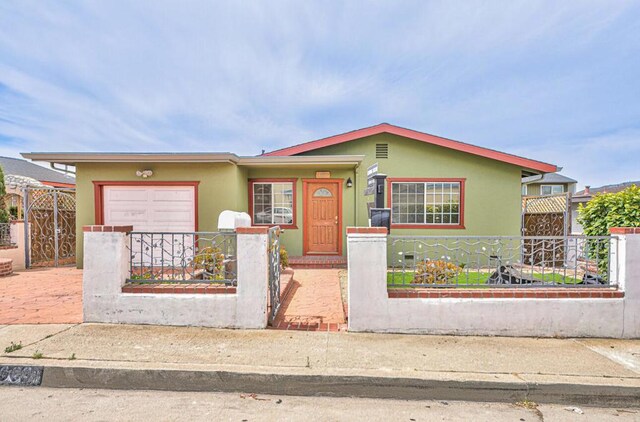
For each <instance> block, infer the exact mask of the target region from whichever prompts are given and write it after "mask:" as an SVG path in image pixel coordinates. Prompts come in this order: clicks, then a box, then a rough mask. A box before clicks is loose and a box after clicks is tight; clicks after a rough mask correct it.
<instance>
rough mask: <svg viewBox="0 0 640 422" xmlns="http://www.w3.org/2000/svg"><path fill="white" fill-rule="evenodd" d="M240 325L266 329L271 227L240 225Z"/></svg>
mask: <svg viewBox="0 0 640 422" xmlns="http://www.w3.org/2000/svg"><path fill="white" fill-rule="evenodd" d="M236 234H237V254H238V256H237V259H238V274H237V276H238V325H239V326H242V327H243V328H266V326H267V322H268V314H267V296H268V295H269V244H268V243H269V229H268V227H238V228H237V229H236Z"/></svg>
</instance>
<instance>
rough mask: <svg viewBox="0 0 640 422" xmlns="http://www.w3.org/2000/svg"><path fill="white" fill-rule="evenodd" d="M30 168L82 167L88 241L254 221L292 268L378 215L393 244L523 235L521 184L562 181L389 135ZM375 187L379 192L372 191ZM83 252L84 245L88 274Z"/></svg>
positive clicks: (367, 132) (500, 157)
mask: <svg viewBox="0 0 640 422" xmlns="http://www.w3.org/2000/svg"><path fill="white" fill-rule="evenodd" d="M23 156H24V157H26V158H29V159H32V160H37V161H48V162H51V163H59V164H69V165H74V166H75V167H76V184H77V228H78V233H81V231H82V230H81V229H82V226H85V225H91V224H106V225H129V224H131V225H133V226H134V230H136V231H151V232H180V231H183V232H193V231H216V230H217V222H218V216H219V215H220V213H221V212H222V211H224V210H234V211H244V212H247V213H249V214H250V216H251V218H252V223H253V224H254V225H279V226H281V227H283V228H284V229H285V231H284V234H283V237H282V243H283V245H284V246H285V247H286V248H287V249H288V251H289V254H290V255H292V256H302V255H344V254H346V247H345V241H346V237H345V228H346V227H347V226H368V225H369V208H371V207H375V208H380V205H382V206H383V207H385V208H389V209H390V210H391V233H392V234H398V235H400V234H412V235H461V236H462V235H519V234H520V224H521V223H520V222H521V179H522V177H527V176H532V175H537V174H545V173H550V172H555V171H557V167H556V166H555V165H552V164H547V163H543V162H540V161H535V160H531V159H527V158H523V157H519V156H515V155H512V154H507V153H503V152H499V151H495V150H491V149H487V148H482V147H478V146H474V145H470V144H466V143H462V142H458V141H454V140H450V139H445V138H441V137H438V136H434V135H429V134H426V133H422V132H418V131H414V130H410V129H405V128H401V127H398V126H393V125H390V124H386V123H383V124H379V125H376V126H372V127H368V128H364V129H359V130H355V131H352V132H348V133H344V134H340V135H336V136H331V137H328V138H324V139H320V140H316V141H311V142H307V143H303V144H299V145H295V146H292V147H289V148H284V149H280V150H277V151H272V152H269V153H266V154H263V155H260V156H256V157H240V156H237V155H235V154H233V153H28V154H27V153H25V154H23ZM375 174H377V176H376V177H375V178H374V177H373V176H374V175H375ZM383 175H386V178H385V177H384V176H383ZM376 179H378V180H381V182H380V185H381V186H380V187H376V186H372V183H375V180H376ZM376 200H378V204H376ZM82 247H83V245H82V239H81V238H80V237H79V238H78V242H77V248H78V258H79V259H78V263H79V265H82Z"/></svg>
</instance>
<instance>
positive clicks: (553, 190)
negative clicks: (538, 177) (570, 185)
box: [540, 185, 564, 195]
mask: <svg viewBox="0 0 640 422" xmlns="http://www.w3.org/2000/svg"><path fill="white" fill-rule="evenodd" d="M560 193H564V185H540V195H557V194H560Z"/></svg>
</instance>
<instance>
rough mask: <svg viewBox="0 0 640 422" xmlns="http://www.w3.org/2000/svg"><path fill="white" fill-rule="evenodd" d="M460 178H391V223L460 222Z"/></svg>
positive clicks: (461, 188) (435, 223)
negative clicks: (416, 179)
mask: <svg viewBox="0 0 640 422" xmlns="http://www.w3.org/2000/svg"><path fill="white" fill-rule="evenodd" d="M462 201H463V182H462V181H428V180H425V181H398V182H394V181H391V223H392V224H393V225H407V226H420V225H423V226H456V227H460V226H462V220H463V215H462V212H463V209H462V208H463V207H462Z"/></svg>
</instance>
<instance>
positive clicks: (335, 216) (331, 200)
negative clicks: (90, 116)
mask: <svg viewBox="0 0 640 422" xmlns="http://www.w3.org/2000/svg"><path fill="white" fill-rule="evenodd" d="M303 182H304V188H305V189H304V190H305V192H304V201H305V203H304V205H305V216H304V231H305V233H304V237H305V242H304V243H305V248H304V249H305V253H307V254H338V253H340V249H341V248H340V243H341V240H342V236H341V233H340V230H341V227H342V215H341V207H340V206H341V204H340V203H341V193H342V191H341V188H342V183H341V181H340V180H337V181H335V180H331V181H329V180H313V181H311V180H307V181H303Z"/></svg>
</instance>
